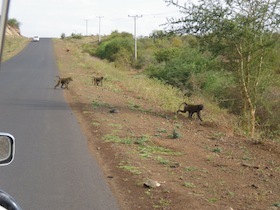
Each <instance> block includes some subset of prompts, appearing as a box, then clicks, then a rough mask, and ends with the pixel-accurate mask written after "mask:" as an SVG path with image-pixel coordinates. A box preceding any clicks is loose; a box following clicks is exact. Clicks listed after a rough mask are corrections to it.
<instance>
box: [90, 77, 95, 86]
mask: <svg viewBox="0 0 280 210" xmlns="http://www.w3.org/2000/svg"><path fill="white" fill-rule="evenodd" d="M94 79H95V76H92V78H91V84H93V80H94Z"/></svg>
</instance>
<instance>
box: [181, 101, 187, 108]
mask: <svg viewBox="0 0 280 210" xmlns="http://www.w3.org/2000/svg"><path fill="white" fill-rule="evenodd" d="M183 104H184V105H187V103H186V102H183V103H181V104H180V105H179V110H180V109H181V106H182V105H183Z"/></svg>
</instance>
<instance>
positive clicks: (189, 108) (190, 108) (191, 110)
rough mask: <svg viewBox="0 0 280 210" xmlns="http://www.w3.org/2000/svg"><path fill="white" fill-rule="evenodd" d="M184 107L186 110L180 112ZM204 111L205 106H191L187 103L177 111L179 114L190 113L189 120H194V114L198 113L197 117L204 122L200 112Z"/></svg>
mask: <svg viewBox="0 0 280 210" xmlns="http://www.w3.org/2000/svg"><path fill="white" fill-rule="evenodd" d="M182 105H184V110H180V107H181V106H182ZM202 109H203V105H202V104H199V105H190V104H187V103H186V102H183V103H182V104H180V106H179V109H178V111H177V114H178V113H179V112H182V113H186V112H189V118H192V116H193V114H194V113H195V112H196V114H197V117H198V118H199V119H200V120H201V121H203V120H202V119H201V117H200V111H201V110H202Z"/></svg>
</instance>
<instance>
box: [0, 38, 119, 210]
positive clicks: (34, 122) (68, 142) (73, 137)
mask: <svg viewBox="0 0 280 210" xmlns="http://www.w3.org/2000/svg"><path fill="white" fill-rule="evenodd" d="M56 75H58V67H57V64H56V60H55V56H54V50H53V43H52V40H51V39H40V42H31V43H30V44H29V45H28V46H27V47H26V48H25V49H24V50H23V51H22V52H21V53H19V54H18V55H17V56H15V57H13V58H12V59H10V60H8V61H6V62H4V63H3V64H2V66H1V70H0V131H2V132H9V133H11V134H12V135H14V137H15V138H16V156H15V159H14V161H13V162H12V163H11V164H10V165H8V166H3V167H0V189H2V190H4V191H6V192H8V193H9V194H10V195H12V196H13V197H14V198H15V199H16V201H17V202H18V203H19V204H20V206H21V207H22V208H23V209H24V210H45V209H51V210H54V209H55V210H63V209H67V210H70V209H75V210H76V209H77V210H88V209H91V210H113V209H118V205H117V202H116V199H115V198H114V197H113V194H112V192H111V191H110V189H109V187H108V185H107V183H106V180H105V178H104V177H103V174H102V172H101V170H100V168H99V166H98V164H97V163H96V161H95V160H94V158H93V156H92V155H91V154H90V152H89V150H88V147H87V140H86V138H85V136H84V135H83V134H82V132H81V130H80V127H79V124H78V122H77V119H76V117H75V116H74V114H73V113H72V111H71V109H70V107H69V106H68V104H67V103H66V101H65V98H64V96H63V91H64V90H61V89H60V88H57V89H53V87H54V84H55V82H54V78H55V76H56Z"/></svg>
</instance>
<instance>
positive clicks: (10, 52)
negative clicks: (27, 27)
mask: <svg viewBox="0 0 280 210" xmlns="http://www.w3.org/2000/svg"><path fill="white" fill-rule="evenodd" d="M29 42H30V39H28V38H26V37H6V39H5V45H4V50H3V61H6V60H8V59H10V58H11V57H13V56H15V55H16V54H17V53H19V52H20V51H21V50H22V49H23V48H25V47H26V45H27V44H28V43H29Z"/></svg>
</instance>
